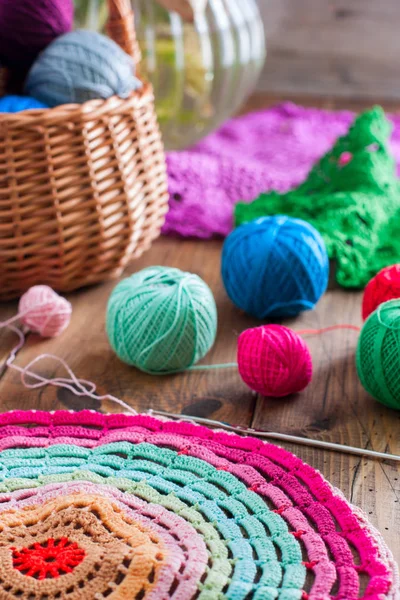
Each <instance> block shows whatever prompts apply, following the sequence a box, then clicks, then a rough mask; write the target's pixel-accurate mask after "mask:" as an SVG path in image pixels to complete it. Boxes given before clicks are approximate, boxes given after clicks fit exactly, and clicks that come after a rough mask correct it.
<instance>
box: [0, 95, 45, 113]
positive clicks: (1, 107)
mask: <svg viewBox="0 0 400 600" xmlns="http://www.w3.org/2000/svg"><path fill="white" fill-rule="evenodd" d="M32 108H49V107H48V106H46V104H43V102H39V100H36V99H35V98H30V97H29V96H4V98H0V113H18V112H22V111H23V110H31V109H32Z"/></svg>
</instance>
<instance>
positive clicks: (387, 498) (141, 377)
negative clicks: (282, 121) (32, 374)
mask: <svg viewBox="0 0 400 600" xmlns="http://www.w3.org/2000/svg"><path fill="white" fill-rule="evenodd" d="M274 100H275V99H274V98H271V97H268V98H267V97H265V96H263V97H256V98H254V99H253V101H252V103H251V106H252V107H258V108H259V107H261V106H267V105H269V104H271V103H272V102H273V101H274ZM310 103H312V104H318V105H320V106H321V105H322V106H329V107H331V108H332V107H334V106H336V105H338V103H334V102H333V101H331V100H328V101H318V102H311V101H310V100H308V104H310ZM346 104H347V105H348V106H351V107H352V108H360V107H361V106H360V105H358V104H356V103H354V102H352V103H349V102H348V103H346V102H344V101H341V102H340V107H343V106H346ZM221 245H222V242H221V241H219V240H214V241H207V242H205V241H192V240H190V241H188V240H181V239H172V238H169V239H167V238H162V239H160V240H158V242H157V243H155V244H154V246H153V248H152V250H151V251H149V252H148V253H147V254H146V255H145V256H143V258H141V259H140V260H139V261H137V262H136V263H135V264H133V265H132V266H131V267H130V269H128V271H127V273H126V274H129V273H132V272H134V271H136V270H139V269H142V268H144V267H147V266H149V265H154V264H159V265H169V266H174V267H179V268H180V269H184V270H189V271H193V272H195V273H198V274H199V275H200V276H201V277H202V278H203V279H204V280H205V281H206V282H207V283H208V284H209V285H210V286H211V288H212V290H213V292H214V294H215V298H216V302H217V306H218V311H219V327H218V337H217V341H216V344H215V346H214V348H213V349H212V350H211V352H210V353H209V355H208V356H207V357H206V359H205V362H206V363H222V362H232V361H235V359H236V341H237V336H238V334H239V333H240V332H241V331H243V330H244V329H246V328H248V327H251V326H254V325H256V324H257V323H256V321H255V320H254V319H252V318H250V317H248V316H246V315H243V314H241V313H240V312H239V311H238V310H237V309H236V308H235V307H233V306H232V304H231V303H230V301H229V300H228V298H227V296H226V294H225V292H224V289H223V286H222V282H221V278H220V252H221ZM114 285H115V282H111V283H107V284H104V285H101V286H97V287H94V288H90V289H87V290H82V291H80V292H77V293H74V294H70V295H69V299H70V300H71V302H72V304H73V318H72V322H71V325H70V327H69V328H68V330H67V331H65V332H64V334H63V335H62V336H61V337H60V338H58V339H54V340H50V341H43V340H41V339H39V338H38V337H37V336H36V335H29V337H28V341H27V344H26V346H25V348H24V349H23V350H22V351H21V352H20V353H19V355H18V359H17V364H19V365H21V366H22V365H26V364H27V363H28V362H29V361H30V360H32V359H33V358H34V357H35V356H37V355H38V354H40V353H42V352H48V353H53V354H56V355H58V356H60V357H62V358H63V359H65V360H66V361H67V362H68V363H69V365H70V366H71V367H72V368H73V370H74V371H75V373H76V374H77V376H79V377H83V378H85V379H89V380H91V381H94V382H96V383H97V384H98V390H99V393H101V394H105V393H111V394H114V395H115V396H118V397H119V398H122V399H123V400H124V401H125V402H127V403H129V404H130V405H131V406H132V407H134V408H135V409H136V410H138V411H145V410H147V409H149V408H154V409H162V410H166V411H171V412H175V413H183V414H185V415H196V416H202V417H210V418H213V419H218V420H223V421H226V422H230V423H236V424H241V425H251V426H253V427H257V428H259V429H269V430H272V431H279V432H285V433H291V434H295V435H299V436H304V437H310V438H315V439H318V440H327V441H330V442H337V443H341V444H350V445H354V446H360V447H364V448H372V449H375V450H380V451H386V452H392V453H397V454H400V413H399V412H395V411H393V410H389V409H387V408H385V407H384V406H381V405H380V404H378V403H376V402H375V401H374V400H373V399H372V398H370V397H369V396H368V394H367V393H366V392H365V391H364V390H363V388H362V387H361V385H360V383H359V381H358V378H357V374H356V369H355V362H354V351H355V348H356V344H357V337H358V336H357V333H355V332H353V331H336V332H332V333H327V334H324V335H321V336H315V337H310V338H308V343H309V345H310V348H311V351H312V355H313V359H314V379H313V382H312V384H311V385H310V386H309V388H308V389H307V390H306V391H305V392H303V393H302V394H300V395H297V396H295V397H291V398H287V399H283V400H271V399H270V400H267V399H265V398H262V397H260V396H257V395H256V394H253V393H252V392H251V391H250V390H249V389H248V388H247V387H246V385H244V383H242V382H241V380H240V377H239V375H238V373H237V371H236V370H235V369H228V370H226V371H208V372H207V371H204V372H192V373H186V374H180V375H174V376H168V377H151V376H148V375H145V374H142V373H140V372H138V371H136V370H135V369H133V368H130V367H128V366H126V365H124V364H122V363H121V362H120V361H119V360H118V359H117V358H116V357H115V356H114V354H113V353H112V351H111V349H110V347H109V344H108V342H107V338H106V335H105V331H104V321H105V308H106V303H107V299H108V297H109V295H110V292H111V290H112V288H113V287H114ZM360 304H361V293H358V292H348V291H343V290H340V289H332V290H330V291H329V292H328V293H327V294H326V295H325V296H324V297H323V298H322V300H321V301H320V303H319V305H318V308H317V310H315V311H313V312H309V313H305V314H304V315H302V316H301V317H299V318H298V319H296V320H295V321H286V322H285V324H287V325H289V326H293V327H294V328H295V329H300V328H319V327H322V326H328V325H334V324H339V323H352V324H356V325H361V314H360V312H361V308H360ZM15 311H16V303H9V304H7V305H3V306H2V307H1V310H0V319H1V320H3V319H5V318H6V317H7V316H10V315H12V314H14V313H15ZM0 342H1V343H0V348H1V350H0V352H1V359H2V360H4V359H5V358H6V356H7V354H8V352H9V350H10V349H11V347H12V345H13V343H14V342H15V340H14V337H13V335H12V334H9V333H5V332H3V333H1V335H0ZM38 368H40V372H41V373H42V374H45V375H46V376H47V377H52V376H61V375H63V371H62V369H61V368H60V367H59V366H58V365H57V364H55V363H52V362H51V361H46V362H44V363H43V364H42V365H39V367H38ZM0 394H1V396H0V397H1V399H2V401H1V407H0V408H1V410H2V411H6V410H12V409H17V408H19V409H41V410H56V409H62V408H64V409H65V408H67V409H73V410H79V409H82V408H91V409H95V410H101V411H113V412H116V411H118V407H117V406H115V405H113V404H111V403H110V402H102V403H100V402H98V401H95V400H90V399H89V400H84V399H78V398H76V397H75V396H74V395H73V394H72V393H70V392H68V391H66V390H62V389H55V388H53V387H51V388H44V389H40V390H33V391H27V390H25V389H24V387H23V386H22V385H21V382H20V380H19V376H18V375H17V374H16V373H15V372H12V371H5V370H4V369H3V370H2V371H0ZM285 446H287V448H288V449H289V450H292V451H294V452H296V453H297V454H298V455H299V456H300V457H301V458H303V459H304V460H305V461H306V462H308V463H310V464H311V465H312V466H314V467H315V468H317V469H319V470H320V471H321V472H322V473H323V474H324V475H325V476H326V477H327V479H328V480H329V481H330V482H331V483H332V484H334V485H335V486H337V487H339V488H340V489H341V490H342V491H343V492H344V493H345V495H346V497H347V498H348V499H349V500H350V501H351V502H353V503H354V504H356V505H358V506H360V507H361V508H362V509H363V510H364V511H365V512H366V513H367V514H368V515H369V518H370V520H371V521H372V523H373V524H374V525H376V526H377V527H378V529H379V530H380V531H381V532H382V534H383V536H384V538H385V540H386V542H387V543H388V545H389V547H390V548H391V549H392V552H393V553H394V555H395V558H396V559H397V560H398V561H400V537H399V532H400V465H398V464H397V466H396V464H395V463H392V462H389V461H387V462H386V461H374V460H366V459H360V458H357V457H354V456H350V455H348V454H344V453H343V454H342V453H335V452H329V451H323V450H319V449H312V448H308V447H304V446H298V445H293V444H285Z"/></svg>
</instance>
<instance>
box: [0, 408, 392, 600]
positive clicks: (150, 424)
mask: <svg viewBox="0 0 400 600" xmlns="http://www.w3.org/2000/svg"><path fill="white" fill-rule="evenodd" d="M0 473H1V483H0V599H7V600H11V599H15V598H19V599H20V600H44V599H45V600H57V599H68V600H82V599H85V600H90V599H93V600H103V599H105V598H108V599H109V600H114V599H115V600H117V599H120V600H128V599H129V600H145V599H146V600H150V599H151V600H167V599H174V600H194V599H201V600H224V599H226V600H250V599H252V600H276V599H279V600H307V599H308V600H331V599H335V600H339V599H340V600H356V599H358V598H364V599H369V600H388V599H391V600H394V599H395V598H398V590H399V580H398V573H397V568H396V566H395V564H394V562H393V559H392V557H391V555H390V552H389V550H388V549H387V548H386V547H385V544H384V543H383V541H382V538H381V537H380V535H379V534H378V533H377V532H376V531H375V530H374V529H373V528H372V527H371V525H369V524H368V522H367V520H366V517H365V516H364V515H363V514H362V513H361V512H360V511H359V510H358V509H356V508H354V507H353V506H351V505H350V504H349V503H348V502H347V501H346V500H345V498H344V497H343V495H342V494H341V493H340V492H339V491H338V490H336V489H334V488H332V487H331V486H330V484H329V483H327V482H326V481H325V480H324V479H323V477H322V476H321V474H320V473H318V472H317V471H315V470H314V469H313V468H311V467H310V466H308V465H306V464H304V463H303V462H302V461H301V460H300V459H299V458H296V457H295V456H293V455H292V454H290V453H289V452H287V451H286V450H283V449H282V448H279V447H277V446H274V445H271V444H267V443H263V442H261V441H259V440H256V439H253V438H243V437H239V436H237V435H234V434H228V433H224V432H221V431H211V430H209V429H206V428H205V427H200V426H197V425H192V424H190V423H181V422H168V421H161V420H158V419H155V418H152V417H150V416H147V415H138V416H125V415H108V416H105V415H101V414H98V413H94V412H90V411H84V412H81V413H70V412H65V411H61V412H56V413H54V414H50V413H44V412H13V413H8V414H3V415H0Z"/></svg>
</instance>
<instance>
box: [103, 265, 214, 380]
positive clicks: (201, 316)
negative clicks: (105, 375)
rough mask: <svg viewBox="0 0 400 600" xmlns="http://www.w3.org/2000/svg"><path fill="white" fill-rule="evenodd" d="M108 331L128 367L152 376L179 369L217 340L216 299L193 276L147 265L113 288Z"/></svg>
mask: <svg viewBox="0 0 400 600" xmlns="http://www.w3.org/2000/svg"><path fill="white" fill-rule="evenodd" d="M106 330H107V334H108V338H109V341H110V344H111V347H112V348H113V350H114V351H115V353H116V354H117V355H118V357H119V358H120V359H121V360H122V361H124V362H126V363H128V364H129V365H134V366H135V367H137V368H138V369H141V370H142V371H145V372H147V373H151V374H163V373H173V372H177V371H183V370H185V369H187V368H189V367H191V366H192V365H194V364H195V363H196V362H197V361H198V360H200V359H201V358H203V356H205V354H207V352H208V351H209V349H210V348H211V346H212V345H213V343H214V341H215V336H216V332H217V309H216V305H215V300H214V297H213V294H212V292H211V290H210V288H209V287H208V286H207V285H206V284H205V283H204V281H203V280H202V279H200V277H198V276H197V275H193V274H192V273H184V272H183V271H180V270H179V269H174V268H169V267H150V268H147V269H144V270H142V271H140V272H138V273H135V274H134V275H132V276H131V277H128V278H127V279H124V280H123V281H121V282H120V283H119V284H118V285H117V286H116V287H115V289H114V290H113V292H112V294H111V296H110V299H109V302H108V307H107V317H106Z"/></svg>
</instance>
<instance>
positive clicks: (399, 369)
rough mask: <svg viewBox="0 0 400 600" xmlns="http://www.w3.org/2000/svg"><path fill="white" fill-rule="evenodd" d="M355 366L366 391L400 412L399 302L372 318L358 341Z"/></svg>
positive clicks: (388, 304) (385, 306) (382, 307)
mask: <svg viewBox="0 0 400 600" xmlns="http://www.w3.org/2000/svg"><path fill="white" fill-rule="evenodd" d="M356 363H357V372H358V376H359V378H360V381H361V383H362V385H363V386H364V388H365V389H366V390H367V392H369V393H370V394H371V396H373V397H374V398H375V399H376V400H378V402H381V403H382V404H385V405H386V406H389V407H390V408H395V409H397V410H400V300H397V299H396V300H389V302H384V303H383V304H381V305H380V306H379V307H378V308H377V309H376V311H375V312H373V313H372V314H371V315H370V316H369V318H368V319H367V321H366V322H365V324H364V327H363V328H362V331H361V335H360V338H359V340H358V347H357V356H356Z"/></svg>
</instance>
